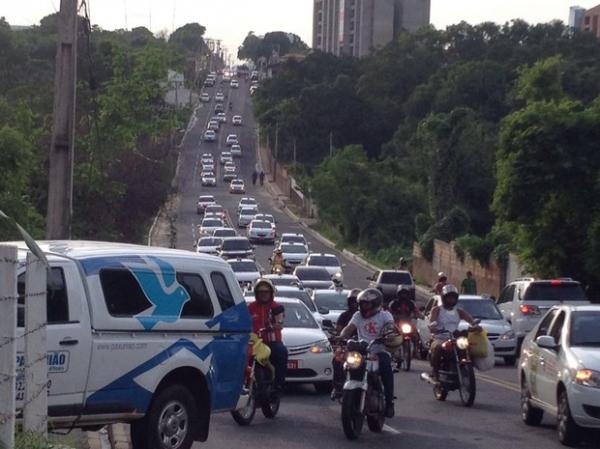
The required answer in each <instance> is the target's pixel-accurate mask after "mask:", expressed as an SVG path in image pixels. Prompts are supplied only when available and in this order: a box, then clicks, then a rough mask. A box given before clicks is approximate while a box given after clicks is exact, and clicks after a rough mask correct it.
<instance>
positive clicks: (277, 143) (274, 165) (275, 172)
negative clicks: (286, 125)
mask: <svg viewBox="0 0 600 449" xmlns="http://www.w3.org/2000/svg"><path fill="white" fill-rule="evenodd" d="M278 147H279V122H277V123H275V157H274V158H273V181H275V180H277V153H278V152H279V148H278Z"/></svg>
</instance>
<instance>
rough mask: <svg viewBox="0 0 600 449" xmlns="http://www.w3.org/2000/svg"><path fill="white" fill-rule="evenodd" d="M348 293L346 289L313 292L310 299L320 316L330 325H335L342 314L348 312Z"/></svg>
mask: <svg viewBox="0 0 600 449" xmlns="http://www.w3.org/2000/svg"><path fill="white" fill-rule="evenodd" d="M348 293H350V290H346V289H338V288H336V289H327V290H313V291H312V294H311V298H312V300H313V302H314V303H315V305H316V306H317V308H318V309H319V310H320V312H321V314H322V315H324V316H325V318H326V319H328V320H331V322H332V324H333V325H335V323H337V320H338V318H339V317H340V315H341V314H342V313H344V312H345V311H346V310H348ZM325 311H327V313H323V312H325Z"/></svg>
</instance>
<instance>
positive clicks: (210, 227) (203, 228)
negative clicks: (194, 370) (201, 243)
mask: <svg viewBox="0 0 600 449" xmlns="http://www.w3.org/2000/svg"><path fill="white" fill-rule="evenodd" d="M223 226H225V225H224V223H223V220H221V219H220V218H216V216H215V218H212V217H211V218H205V219H204V220H202V223H201V224H200V227H199V230H198V231H199V233H200V235H211V234H212V233H213V231H214V230H215V229H217V228H222V227H223Z"/></svg>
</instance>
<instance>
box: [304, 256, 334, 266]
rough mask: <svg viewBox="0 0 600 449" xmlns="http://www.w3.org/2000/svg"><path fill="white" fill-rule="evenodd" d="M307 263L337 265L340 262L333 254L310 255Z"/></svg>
mask: <svg viewBox="0 0 600 449" xmlns="http://www.w3.org/2000/svg"><path fill="white" fill-rule="evenodd" d="M308 265H316V266H317V267H339V266H340V263H339V262H338V260H337V257H334V256H311V258H310V259H309V261H308Z"/></svg>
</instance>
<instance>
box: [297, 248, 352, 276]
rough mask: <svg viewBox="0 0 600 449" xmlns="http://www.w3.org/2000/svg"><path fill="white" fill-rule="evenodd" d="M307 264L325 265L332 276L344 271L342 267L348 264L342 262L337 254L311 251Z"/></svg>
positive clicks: (311, 265) (312, 265) (314, 265)
mask: <svg viewBox="0 0 600 449" xmlns="http://www.w3.org/2000/svg"><path fill="white" fill-rule="evenodd" d="M305 265H308V266H309V267H323V268H325V269H326V270H327V272H328V273H329V275H330V276H332V277H333V276H335V275H336V274H337V273H342V268H344V267H345V266H346V265H345V264H341V263H340V261H339V260H338V258H337V256H336V255H335V254H325V253H310V254H309V255H308V257H307V258H306V262H305Z"/></svg>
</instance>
